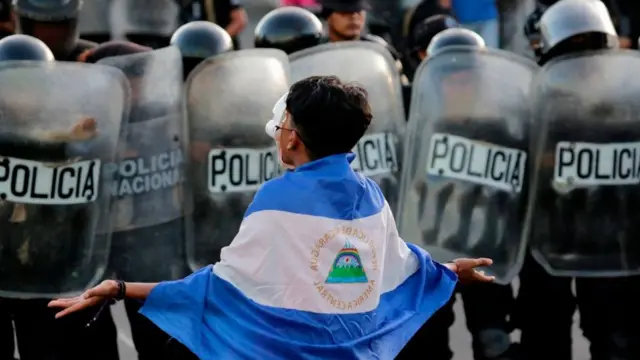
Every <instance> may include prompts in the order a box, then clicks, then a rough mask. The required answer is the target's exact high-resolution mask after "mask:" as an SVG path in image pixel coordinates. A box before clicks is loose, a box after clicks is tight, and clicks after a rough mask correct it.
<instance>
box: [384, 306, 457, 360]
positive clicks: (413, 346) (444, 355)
mask: <svg viewBox="0 0 640 360" xmlns="http://www.w3.org/2000/svg"><path fill="white" fill-rule="evenodd" d="M455 299H456V297H455V295H454V296H452V297H451V300H449V302H448V303H446V304H445V305H444V306H443V307H442V308H441V309H440V310H438V311H437V312H436V313H435V314H434V315H433V316H432V317H431V318H430V319H429V321H427V323H426V324H424V326H422V328H421V329H420V330H418V332H417V333H416V334H415V335H414V336H413V337H412V338H411V340H409V343H408V344H407V346H405V347H404V349H402V351H401V352H400V354H399V355H398V356H397V357H396V360H414V359H416V354H428V355H425V356H426V357H427V358H428V359H429V360H451V359H452V358H453V352H451V348H450V347H449V328H450V327H451V326H452V325H453V322H454V321H455V316H454V313H453V304H454V302H455Z"/></svg>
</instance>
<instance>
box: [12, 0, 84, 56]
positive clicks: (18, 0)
mask: <svg viewBox="0 0 640 360" xmlns="http://www.w3.org/2000/svg"><path fill="white" fill-rule="evenodd" d="M81 6H82V0H14V2H13V8H14V11H15V13H16V15H17V24H16V25H17V29H16V32H17V33H19V34H25V35H31V36H35V37H38V36H39V35H40V36H42V35H43V34H45V33H51V32H52V31H54V30H53V29H52V28H57V29H62V31H56V34H63V36H61V37H60V38H54V39H52V38H51V36H46V37H44V36H43V38H42V39H41V40H43V41H44V42H45V43H46V44H47V46H48V47H49V48H50V49H51V50H52V51H53V53H54V54H55V55H56V56H58V57H59V58H60V59H63V58H66V57H67V56H68V55H69V54H70V53H71V52H73V50H74V48H75V47H76V44H77V40H78V15H79V13H80V8H81ZM38 24H40V25H44V27H42V28H41V29H39V31H36V30H37V29H38ZM57 29H56V30H57Z"/></svg>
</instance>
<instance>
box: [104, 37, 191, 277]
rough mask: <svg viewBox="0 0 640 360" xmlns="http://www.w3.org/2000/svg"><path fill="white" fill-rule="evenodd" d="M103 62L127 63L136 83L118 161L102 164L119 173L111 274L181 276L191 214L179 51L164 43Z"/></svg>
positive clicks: (126, 68)
mask: <svg viewBox="0 0 640 360" xmlns="http://www.w3.org/2000/svg"><path fill="white" fill-rule="evenodd" d="M99 63H100V64H104V65H109V66H112V67H116V68H118V69H120V70H122V72H124V74H125V75H126V76H127V78H128V80H129V83H130V84H131V89H132V92H131V111H130V115H129V125H128V126H127V132H126V135H125V138H124V139H123V140H122V141H121V142H120V145H119V147H118V150H119V151H118V155H119V158H118V161H117V162H115V163H111V164H107V165H106V166H105V168H104V172H105V175H108V176H112V177H114V178H116V179H117V182H116V184H115V186H114V187H113V188H112V196H113V197H114V200H113V207H112V217H111V226H112V228H113V238H112V247H111V260H110V262H109V267H110V271H109V273H112V272H115V273H116V274H117V275H118V277H119V278H121V279H125V280H127V281H161V280H171V279H176V278H180V277H182V276H184V275H185V273H186V269H187V267H186V262H185V260H184V259H185V254H184V248H185V240H184V234H185V230H184V217H185V216H188V213H189V209H188V208H185V187H186V183H185V168H186V167H185V159H184V155H183V154H184V152H183V150H186V149H185V148H183V147H185V146H186V145H187V142H188V140H187V138H186V137H185V136H184V134H183V130H184V125H185V124H184V121H183V120H184V116H183V105H182V60H181V55H180V52H179V50H178V49H177V48H174V47H167V48H164V49H161V50H154V51H148V52H144V53H138V54H133V55H126V56H116V57H109V58H105V59H103V60H101V61H100V62H99Z"/></svg>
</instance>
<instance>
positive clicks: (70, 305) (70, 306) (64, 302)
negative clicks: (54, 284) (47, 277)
mask: <svg viewBox="0 0 640 360" xmlns="http://www.w3.org/2000/svg"><path fill="white" fill-rule="evenodd" d="M121 284H122V285H123V286H124V288H123V289H122V290H121V289H120V286H121ZM157 285H158V283H127V282H119V281H116V280H105V281H103V282H101V283H100V284H99V285H98V286H96V287H93V288H91V289H89V290H87V291H85V293H84V294H82V295H80V296H76V297H73V298H64V299H56V300H52V301H51V302H49V307H52V308H61V309H62V311H60V312H59V313H57V314H56V319H58V318H61V317H63V316H66V315H69V314H71V313H74V312H76V311H79V310H83V309H86V308H89V307H92V306H96V305H98V304H100V303H102V302H104V301H108V300H110V299H116V298H120V297H121V298H130V299H136V300H145V299H146V298H147V297H148V296H149V294H150V293H151V291H152V290H153V288H155V287H156V286H157ZM122 291H124V294H121V292H122ZM122 295H124V296H122ZM118 300H120V299H118Z"/></svg>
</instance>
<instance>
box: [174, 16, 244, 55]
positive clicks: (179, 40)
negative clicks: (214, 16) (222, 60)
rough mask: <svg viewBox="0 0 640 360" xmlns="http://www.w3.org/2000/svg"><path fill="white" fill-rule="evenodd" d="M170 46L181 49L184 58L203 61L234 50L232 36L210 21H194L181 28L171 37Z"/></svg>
mask: <svg viewBox="0 0 640 360" xmlns="http://www.w3.org/2000/svg"><path fill="white" fill-rule="evenodd" d="M170 44H171V45H173V46H177V47H178V49H180V53H181V54H182V57H185V58H196V59H201V60H204V59H206V58H209V57H211V56H214V55H218V54H221V53H225V52H228V51H232V50H233V41H232V40H231V36H229V34H228V33H227V32H226V31H225V30H224V29H223V28H221V27H220V26H218V25H216V24H214V23H212V22H210V21H192V22H190V23H188V24H185V25H182V26H180V27H179V28H178V30H176V31H175V32H174V33H173V36H171V42H170Z"/></svg>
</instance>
